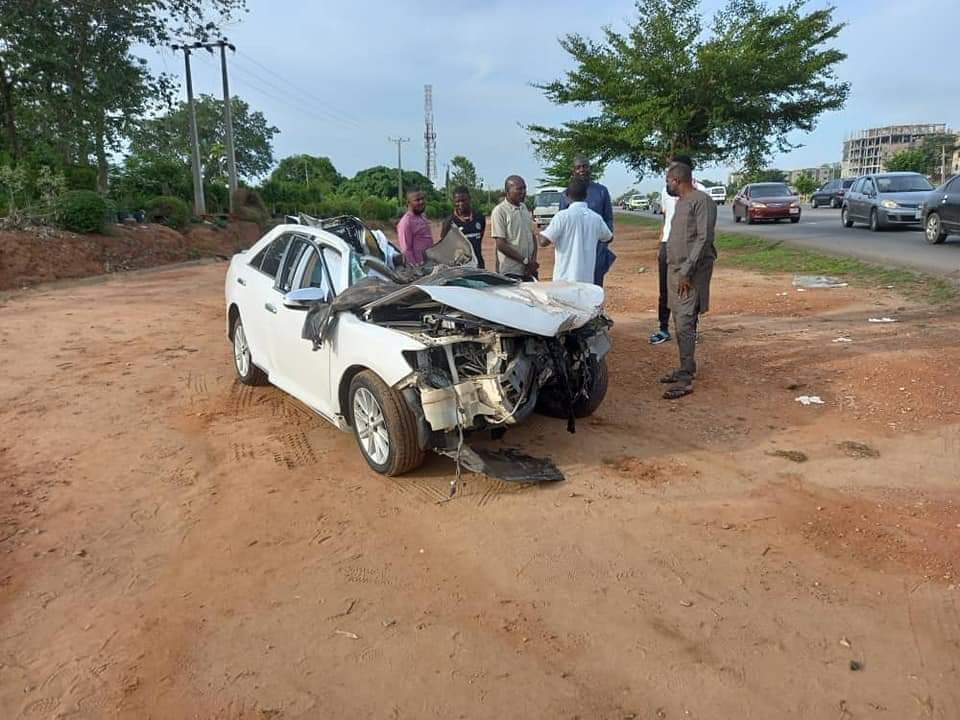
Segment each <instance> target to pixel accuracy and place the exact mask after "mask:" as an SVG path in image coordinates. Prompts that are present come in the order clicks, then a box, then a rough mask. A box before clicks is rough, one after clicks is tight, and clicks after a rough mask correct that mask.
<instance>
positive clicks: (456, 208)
mask: <svg viewBox="0 0 960 720" xmlns="http://www.w3.org/2000/svg"><path fill="white" fill-rule="evenodd" d="M452 225H456V226H457V227H458V228H460V232H462V233H463V236H464V237H465V238H466V239H467V240H469V241H470V244H471V245H472V246H473V254H474V255H475V256H476V258H477V267H479V268H480V269H481V270H482V269H483V268H484V267H486V265H485V264H484V262H483V233H484V231H485V230H486V229H487V219H486V218H485V217H484V216H483V215H477V214H475V213H474V212H473V207H471V204H470V190H469V189H467V187H466V186H465V185H460V186H458V187H455V188H454V189H453V215H451V216H450V217H448V218H447V219H446V220H444V221H443V227H442V228H441V230H440V239H441V240H443V238H445V237H446V236H447V233H448V232H450V227H451V226H452Z"/></svg>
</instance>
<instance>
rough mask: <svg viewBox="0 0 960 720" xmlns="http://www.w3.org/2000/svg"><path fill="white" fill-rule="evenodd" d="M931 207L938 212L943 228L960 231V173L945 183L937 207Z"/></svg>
mask: <svg viewBox="0 0 960 720" xmlns="http://www.w3.org/2000/svg"><path fill="white" fill-rule="evenodd" d="M931 209H932V210H933V209H935V210H936V211H937V212H938V213H940V220H941V222H942V223H943V228H944V229H945V230H950V231H952V232H960V175H958V176H957V177H955V178H954V179H953V180H951V181H950V182H949V183H948V184H947V186H946V187H945V188H944V189H943V195H942V199H941V200H940V201H939V202H938V203H937V207H936V208H931Z"/></svg>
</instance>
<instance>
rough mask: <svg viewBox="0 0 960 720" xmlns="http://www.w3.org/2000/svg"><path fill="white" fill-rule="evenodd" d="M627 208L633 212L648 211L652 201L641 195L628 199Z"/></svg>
mask: <svg viewBox="0 0 960 720" xmlns="http://www.w3.org/2000/svg"><path fill="white" fill-rule="evenodd" d="M627 207H628V208H630V209H631V210H647V209H648V208H649V207H650V201H649V200H647V198H645V197H642V196H640V195H634V196H633V197H630V198H628V199H627Z"/></svg>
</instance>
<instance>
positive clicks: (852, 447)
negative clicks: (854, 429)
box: [837, 440, 880, 458]
mask: <svg viewBox="0 0 960 720" xmlns="http://www.w3.org/2000/svg"><path fill="white" fill-rule="evenodd" d="M837 447H838V448H839V449H841V450H843V452H845V453H846V454H847V455H849V456H850V457H855V458H878V457H880V451H879V450H877V449H876V448H872V447H870V446H869V445H867V444H865V443H860V442H854V441H853V440H844V441H843V442H839V443H837Z"/></svg>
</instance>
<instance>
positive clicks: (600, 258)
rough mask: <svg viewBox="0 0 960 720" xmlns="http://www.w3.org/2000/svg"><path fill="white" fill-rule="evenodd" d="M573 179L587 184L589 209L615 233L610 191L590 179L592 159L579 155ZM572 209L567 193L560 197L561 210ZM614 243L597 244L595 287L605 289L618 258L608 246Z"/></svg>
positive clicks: (575, 159) (574, 165)
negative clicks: (604, 285) (580, 179)
mask: <svg viewBox="0 0 960 720" xmlns="http://www.w3.org/2000/svg"><path fill="white" fill-rule="evenodd" d="M573 177H577V178H582V179H583V180H584V181H586V183H587V207H588V208H590V209H591V210H593V211H594V212H595V213H597V215H599V216H600V217H602V218H603V221H604V222H605V223H606V224H607V227H608V228H610V232H611V233H612V232H613V203H612V202H611V201H610V191H609V190H607V188H606V186H605V185H601V184H600V183H596V182H593V181H592V180H591V179H590V159H589V158H587V157H586V156H585V155H577V156H575V157H574V158H573ZM568 207H570V199H569V198H568V197H567V195H566V193H564V194H563V195H561V196H560V209H561V210H565V209H567V208H568ZM611 242H613V240H612V239H611V240H610V241H609V242H601V243H597V264H596V269H595V271H594V276H593V282H594V284H595V285H599V286H600V287H603V276H604V275H606V274H607V271H608V270H609V269H610V266H611V265H613V261H614V260H616V259H617V256H616V255H614V254H613V252H611V250H610V248H609V247H608V245H609V244H610V243H611Z"/></svg>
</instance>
